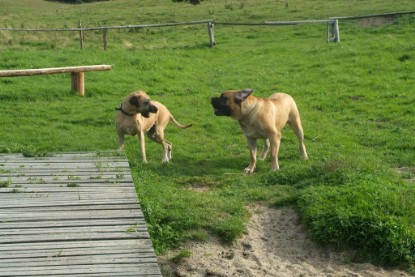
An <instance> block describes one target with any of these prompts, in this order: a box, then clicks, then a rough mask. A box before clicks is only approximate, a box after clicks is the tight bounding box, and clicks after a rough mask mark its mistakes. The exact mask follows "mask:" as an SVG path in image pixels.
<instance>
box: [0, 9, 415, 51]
mask: <svg viewBox="0 0 415 277" xmlns="http://www.w3.org/2000/svg"><path fill="white" fill-rule="evenodd" d="M409 14H415V11H403V12H393V13H382V14H371V15H362V16H336V17H330V18H329V19H322V20H296V21H266V22H259V23H243V22H217V21H214V20H213V19H205V20H196V21H188V22H172V23H160V24H139V25H124V26H100V27H82V25H81V23H79V28H49V29H36V28H0V31H14V32H79V37H80V45H81V49H82V48H83V32H85V31H102V37H103V45H104V49H107V44H108V43H107V37H108V30H120V29H140V28H159V27H171V26H183V25H196V24H207V28H208V35H209V45H210V47H213V46H214V45H216V42H215V37H214V31H213V29H214V26H215V25H228V26H286V25H300V24H320V23H326V24H327V30H328V31H327V42H340V32H339V20H353V19H363V18H372V17H389V16H402V15H409Z"/></svg>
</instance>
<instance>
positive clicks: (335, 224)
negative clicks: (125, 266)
mask: <svg viewBox="0 0 415 277" xmlns="http://www.w3.org/2000/svg"><path fill="white" fill-rule="evenodd" d="M1 2H2V9H1V11H0V16H1V17H2V20H3V21H2V22H3V23H2V24H3V25H7V26H15V27H22V26H23V25H24V27H28V28H29V27H64V26H67V27H76V25H77V24H78V23H77V22H78V21H79V19H80V18H81V19H82V24H83V25H84V26H97V25H101V24H106V25H124V24H142V23H155V22H172V21H176V22H179V21H186V20H199V19H206V18H212V19H215V20H218V21H222V22H225V21H237V22H263V21H266V20H290V19H291V20H299V19H324V18H328V17H330V16H343V15H362V14H373V13H385V12H392V11H395V10H396V9H397V8H396V5H395V4H393V3H384V2H385V1H376V0H370V1H365V2H362V1H354V4H353V3H351V2H350V1H347V2H346V1H319V0H318V1H311V2H310V1H289V7H288V9H286V8H285V1H271V0H265V1H261V5H259V4H257V3H258V2H257V1H239V2H235V1H234V2H232V3H231V2H229V3H224V2H222V1H219V0H206V1H203V2H202V4H201V5H199V6H197V7H195V6H192V5H189V4H184V3H180V4H179V3H173V2H171V1H149V0H148V1H140V5H138V4H137V2H136V1H132V0H123V1H121V0H120V1H108V2H102V3H94V4H86V5H75V6H73V5H64V4H59V3H56V2H46V1H40V0H37V1H32V0H31V1H24V0H22V1H18V2H16V1H9V0H3V1H1ZM401 10H415V4H414V3H413V1H400V5H399V11H401ZM33 11H39V12H33ZM3 18H4V19H3ZM45 18H47V20H46V19H45ZM414 20H415V17H414V16H405V17H401V18H399V19H397V20H396V21H394V22H392V23H388V24H385V25H380V26H363V25H362V24H361V22H360V21H340V32H341V40H342V42H341V43H339V44H331V43H330V44H327V43H326V42H325V39H326V26H325V25H307V26H301V27H299V26H286V27H252V26H250V27H247V26H232V27H230V26H223V25H217V26H216V27H215V38H216V42H217V43H218V44H217V46H216V47H214V48H209V47H208V36H207V30H206V26H204V25H201V26H190V27H169V28H156V29H140V30H135V31H125V30H123V31H110V32H109V49H108V51H103V50H102V45H101V44H102V42H101V39H102V34H100V33H99V32H89V33H87V34H86V41H85V48H84V50H83V51H80V50H79V41H78V37H77V34H71V33H58V34H57V33H48V34H44V33H39V34H30V33H11V32H3V31H2V32H0V42H1V43H0V49H1V51H0V67H1V68H2V69H19V68H41V67H51V66H53V67H55V66H70V65H82V64H85V65H88V64H111V65H113V70H112V71H109V72H89V73H86V75H85V76H86V78H85V79H86V80H85V86H86V95H85V97H83V98H81V97H78V96H77V95H76V94H75V93H74V92H72V91H70V78H69V76H66V75H64V74H58V75H49V76H33V77H19V78H0V126H1V129H0V152H6V153H7V152H23V153H27V155H32V156H36V155H47V153H49V152H59V151H101V150H113V149H116V147H117V143H116V135H115V124H114V119H115V110H114V108H115V107H117V106H118V105H119V103H120V102H121V101H122V99H123V97H124V96H125V95H126V94H128V93H129V92H131V91H133V90H137V89H143V90H145V91H147V92H148V93H149V95H151V97H152V98H153V99H155V100H159V101H161V102H162V103H164V104H165V105H166V106H167V107H168V108H169V110H170V111H171V112H172V113H173V115H174V116H175V118H176V119H177V120H178V121H179V122H181V123H183V124H187V123H190V122H191V123H193V127H192V128H190V129H186V130H179V129H177V128H175V127H173V126H170V125H169V126H168V127H167V129H166V138H167V139H168V140H170V141H172V142H173V144H174V147H173V161H172V163H170V164H167V165H166V164H161V156H162V150H161V146H159V145H157V144H154V143H152V142H148V143H147V144H146V147H147V159H148V161H149V163H148V164H142V162H141V158H140V154H139V146H138V142H137V139H136V138H132V137H128V138H127V139H126V146H125V152H126V155H127V157H128V160H129V162H130V166H131V170H132V174H133V178H134V181H135V185H136V189H137V194H138V197H139V199H140V201H141V205H142V208H143V210H144V212H145V216H146V219H147V222H148V228H149V231H150V234H151V236H152V240H153V243H154V245H155V248H156V251H157V253H163V252H165V251H167V250H169V249H171V248H173V247H177V246H179V245H181V243H183V241H185V240H186V239H197V240H202V241H203V240H208V239H209V237H210V236H218V237H219V238H221V239H222V241H223V242H224V243H231V242H233V241H234V240H235V239H237V238H238V237H239V236H240V235H241V234H242V233H243V231H244V228H245V225H246V224H247V222H248V219H249V216H250V215H249V214H248V212H247V210H246V206H247V205H250V204H253V203H261V204H264V205H270V206H275V207H280V206H284V205H292V206H294V207H296V208H297V209H298V211H299V212H300V213H301V215H302V219H303V222H304V223H305V224H306V226H307V228H308V230H309V231H310V233H311V234H312V237H313V238H314V239H315V240H316V241H318V242H320V243H322V244H323V245H328V244H333V245H336V246H341V247H353V248H355V249H357V250H358V251H359V253H360V255H361V257H362V259H368V260H371V261H372V262H375V263H380V264H388V265H397V264H404V265H405V266H407V267H411V266H413V265H414V260H415V250H414V249H415V228H414V227H415V221H414V219H415V215H414V211H415V209H414V208H415V207H414V204H413V203H415V188H414V184H413V183H408V181H407V179H408V178H407V177H408V176H406V175H400V174H399V173H397V170H396V169H397V168H400V167H407V168H410V169H413V168H415V136H414V132H415V129H414V126H415V112H414V109H413V107H414V104H415V93H414V87H415V82H414V80H415V73H414V72H415V63H414V61H415V47H414V45H415V38H414V36H413V24H414ZM247 87H250V88H253V89H254V90H255V95H257V96H268V95H270V94H271V93H272V92H274V91H284V92H287V93H289V94H291V95H292V96H293V97H294V98H295V99H296V101H297V104H298V106H299V109H300V113H301V117H302V121H303V127H304V130H305V143H306V146H307V150H308V152H309V156H310V160H309V161H303V160H302V159H301V157H300V154H299V151H298V148H297V141H296V138H295V136H294V135H293V133H292V132H291V130H290V129H289V128H286V129H285V130H284V132H283V140H282V145H281V149H280V166H281V170H280V171H279V172H276V173H274V172H270V162H269V160H267V161H266V162H260V163H259V164H258V171H257V172H256V173H255V174H253V175H245V174H243V168H244V167H245V166H246V165H247V164H248V160H249V155H248V150H247V147H246V142H245V139H244V137H243V135H242V133H241V131H240V130H239V127H238V126H237V123H236V122H234V121H232V120H231V119H230V118H219V117H215V116H214V115H213V110H212V108H211V106H210V104H209V100H210V97H211V96H215V95H218V94H219V93H220V92H221V91H223V90H225V89H230V88H247ZM97 166H98V165H97ZM410 172H413V171H410ZM404 177H406V179H405V178H404Z"/></svg>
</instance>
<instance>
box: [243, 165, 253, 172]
mask: <svg viewBox="0 0 415 277" xmlns="http://www.w3.org/2000/svg"><path fill="white" fill-rule="evenodd" d="M244 172H245V173H246V174H252V173H254V172H255V167H250V166H248V167H247V168H245V169H244Z"/></svg>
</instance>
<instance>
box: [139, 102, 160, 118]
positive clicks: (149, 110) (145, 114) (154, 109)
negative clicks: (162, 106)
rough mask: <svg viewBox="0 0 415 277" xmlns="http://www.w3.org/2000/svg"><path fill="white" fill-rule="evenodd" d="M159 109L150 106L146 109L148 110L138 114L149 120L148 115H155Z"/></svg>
mask: <svg viewBox="0 0 415 277" xmlns="http://www.w3.org/2000/svg"><path fill="white" fill-rule="evenodd" d="M158 110H159V109H158V108H157V107H156V106H154V105H150V106H149V107H148V109H146V110H145V111H142V112H141V113H140V114H141V115H142V116H144V117H145V118H149V117H150V113H156V112H157V111H158Z"/></svg>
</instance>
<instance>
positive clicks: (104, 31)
mask: <svg viewBox="0 0 415 277" xmlns="http://www.w3.org/2000/svg"><path fill="white" fill-rule="evenodd" d="M107 30H108V29H107V28H104V29H102V39H103V40H104V50H107Z"/></svg>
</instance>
